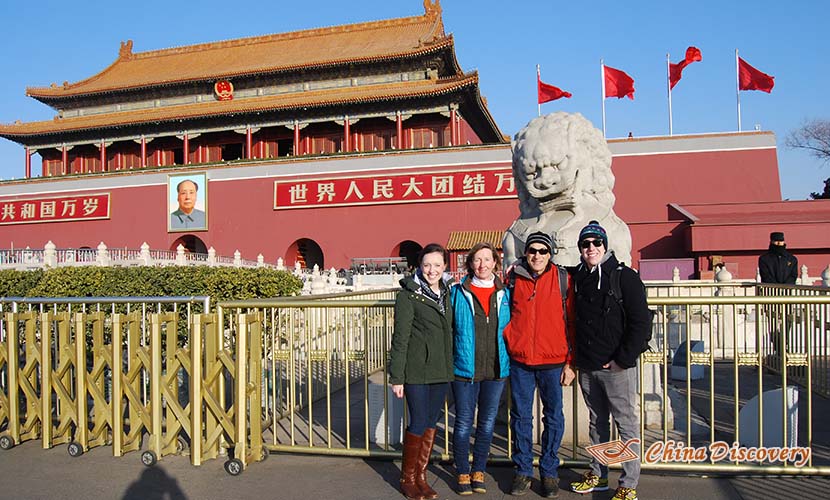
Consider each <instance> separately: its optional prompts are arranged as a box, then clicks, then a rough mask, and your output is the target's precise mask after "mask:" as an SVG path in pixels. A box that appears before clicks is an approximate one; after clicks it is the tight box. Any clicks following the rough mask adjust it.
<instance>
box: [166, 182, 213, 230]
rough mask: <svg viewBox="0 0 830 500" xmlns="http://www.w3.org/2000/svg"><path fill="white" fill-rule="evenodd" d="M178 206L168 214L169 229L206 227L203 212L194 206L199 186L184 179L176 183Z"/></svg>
mask: <svg viewBox="0 0 830 500" xmlns="http://www.w3.org/2000/svg"><path fill="white" fill-rule="evenodd" d="M176 192H177V193H178V196H177V200H178V202H179V208H178V209H177V210H176V211H174V212H172V213H171V214H170V229H207V221H206V219H205V212H204V211H202V210H199V209H197V208H196V198H197V196H198V194H199V186H198V185H196V183H195V182H193V181H191V180H189V179H185V180H183V181H181V182H180V183H178V184H177V185H176Z"/></svg>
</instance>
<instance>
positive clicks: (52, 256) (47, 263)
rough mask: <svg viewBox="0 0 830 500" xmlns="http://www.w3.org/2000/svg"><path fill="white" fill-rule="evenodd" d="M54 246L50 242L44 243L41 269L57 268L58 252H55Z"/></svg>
mask: <svg viewBox="0 0 830 500" xmlns="http://www.w3.org/2000/svg"><path fill="white" fill-rule="evenodd" d="M55 248H56V247H55V244H54V243H52V240H49V241H47V242H46V245H44V246H43V267H46V268H55V267H58V252H57V251H55Z"/></svg>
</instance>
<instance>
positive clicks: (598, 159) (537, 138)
mask: <svg viewBox="0 0 830 500" xmlns="http://www.w3.org/2000/svg"><path fill="white" fill-rule="evenodd" d="M512 149H513V178H514V179H515V181H516V192H517V194H518V196H519V212H520V215H519V218H518V219H516V221H515V222H513V224H512V225H511V226H510V228H509V229H508V230H507V233H506V234H505V236H504V262H505V265H506V266H509V265H510V264H512V263H513V262H515V261H516V260H517V259H518V258H519V257H521V256H522V254H523V253H524V242H525V240H526V239H527V237H528V235H529V234H530V233H533V232H535V231H543V232H545V233H548V234H550V235H551V237H552V238H553V246H554V248H553V250H554V255H553V261H554V262H555V263H557V264H560V265H564V266H575V265H577V264H578V263H579V250H578V249H577V247H576V245H577V239H578V237H579V231H580V230H581V229H582V228H583V227H584V226H585V225H587V224H588V222H589V221H591V220H596V221H598V222H599V223H600V225H601V226H602V227H604V228H605V230H606V231H607V233H608V246H609V250H613V251H614V254H615V255H616V256H617V259H618V260H619V261H620V262H626V263H629V264H630V263H631V233H630V232H629V231H628V226H626V225H625V223H624V222H623V221H622V220H621V219H620V218H619V217H617V214H615V213H614V200H615V198H614V193H613V192H612V189H613V188H614V174H613V173H612V172H611V151H610V150H609V149H608V144H607V143H606V142H605V138H604V137H603V136H602V132H600V131H599V130H598V129H597V128H595V127H594V126H593V124H591V122H589V121H588V120H587V119H585V118H584V117H583V116H582V115H581V114H579V113H574V114H571V113H565V112H558V113H553V114H550V115H546V116H540V117H538V118H535V119H534V120H533V121H531V122H530V123H528V124H527V126H526V127H525V128H523V129H522V130H521V131H519V133H518V134H516V137H515V138H514V139H513V144H512Z"/></svg>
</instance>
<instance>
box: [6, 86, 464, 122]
mask: <svg viewBox="0 0 830 500" xmlns="http://www.w3.org/2000/svg"><path fill="white" fill-rule="evenodd" d="M477 85H478V74H477V73H471V74H469V75H462V76H458V77H453V78H446V79H438V80H412V81H406V82H396V83H389V84H379V85H366V86H362V87H344V88H334V89H326V90H314V91H308V92H296V93H291V94H283V95H274V96H263V97H253V98H246V99H234V100H231V101H212V102H201V103H193V104H187V105H182V106H168V107H161V108H149V109H140V110H130V111H120V112H117V113H106V114H98V115H85V116H77V117H71V118H55V119H54V120H46V121H39V122H28V123H14V124H9V125H0V135H2V136H5V137H11V136H27V135H38V134H50V133H60V132H69V131H78V130H87V129H97V128H106V127H118V126H125V125H133V124H141V123H148V122H150V123H152V122H162V121H167V120H181V119H189V118H201V117H210V116H221V115H225V114H236V113H248V112H257V111H262V112H265V111H277V110H287V109H294V108H311V107H323V106H331V105H344V104H360V103H368V102H377V101H386V100H392V99H407V98H418V97H426V96H436V95H441V94H446V93H449V92H453V91H456V90H459V89H462V88H464V87H468V86H477Z"/></svg>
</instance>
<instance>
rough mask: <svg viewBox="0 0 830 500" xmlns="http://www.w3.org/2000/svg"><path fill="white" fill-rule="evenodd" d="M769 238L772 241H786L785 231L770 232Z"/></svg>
mask: <svg viewBox="0 0 830 500" xmlns="http://www.w3.org/2000/svg"><path fill="white" fill-rule="evenodd" d="M769 240H770V241H784V233H782V232H781V231H775V232H773V233H769Z"/></svg>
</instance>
